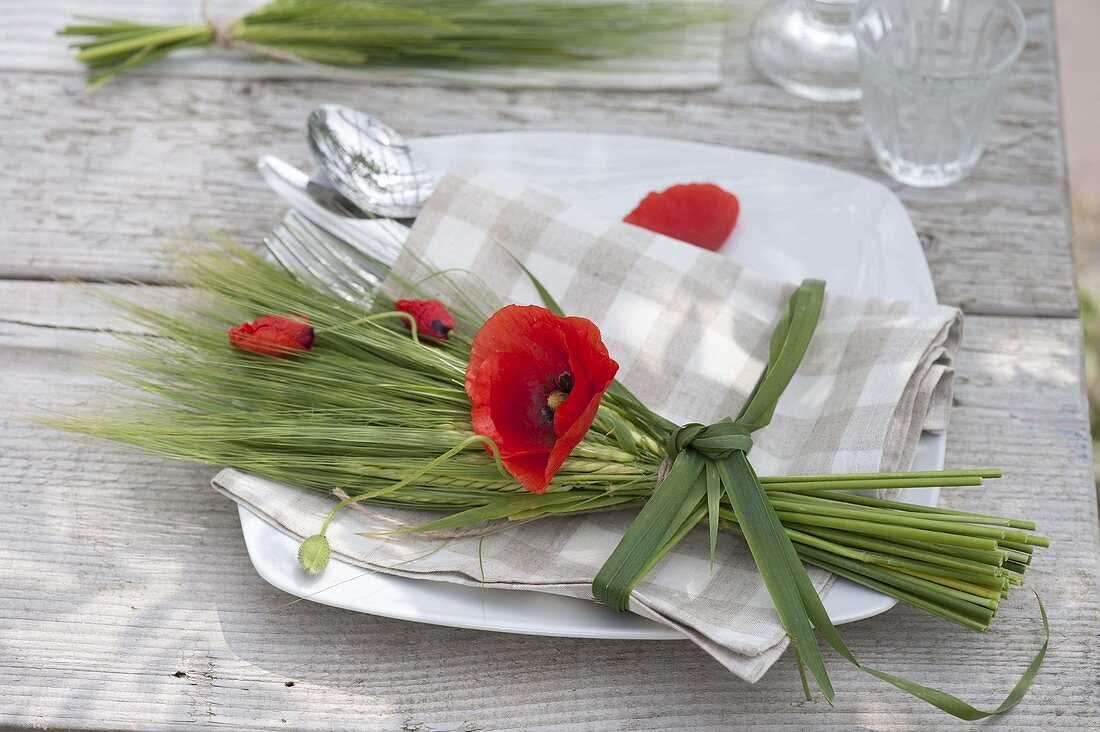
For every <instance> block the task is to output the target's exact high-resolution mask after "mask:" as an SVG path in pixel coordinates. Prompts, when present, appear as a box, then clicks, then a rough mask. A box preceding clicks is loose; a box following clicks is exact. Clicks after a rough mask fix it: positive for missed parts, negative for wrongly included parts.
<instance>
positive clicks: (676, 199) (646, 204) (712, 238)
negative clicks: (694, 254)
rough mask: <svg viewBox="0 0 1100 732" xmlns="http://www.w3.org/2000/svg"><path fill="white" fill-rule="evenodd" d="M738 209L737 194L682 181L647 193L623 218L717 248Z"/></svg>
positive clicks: (725, 235) (711, 184)
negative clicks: (664, 188)
mask: <svg viewBox="0 0 1100 732" xmlns="http://www.w3.org/2000/svg"><path fill="white" fill-rule="evenodd" d="M740 211H741V204H740V203H739V202H738V200H737V196H735V195H733V194H732V193H730V192H729V191H726V190H723V189H722V188H719V187H718V186H716V185H714V184H713V183H682V184H680V185H675V186H672V187H671V188H668V189H666V190H664V191H661V192H660V193H656V192H654V193H650V194H649V195H647V196H646V197H645V198H643V199H642V201H641V203H639V204H638V205H637V207H635V209H634V210H633V211H631V212H630V213H629V214H627V215H626V218H624V219H623V221H625V222H626V223H628V224H634V225H635V226H640V227H642V228H643V229H649V230H650V231H655V232H657V233H658V234H664V235H665V236H671V237H672V238H673V239H679V240H680V241H686V242H688V243H689V244H695V245H696V246H700V247H703V248H704V249H710V250H711V251H717V250H718V249H719V248H720V247H721V246H722V245H723V244H724V243H725V242H726V239H728V238H729V236H730V233H731V232H732V231H733V227H734V226H735V225H736V224H737V216H738V214H739V213H740Z"/></svg>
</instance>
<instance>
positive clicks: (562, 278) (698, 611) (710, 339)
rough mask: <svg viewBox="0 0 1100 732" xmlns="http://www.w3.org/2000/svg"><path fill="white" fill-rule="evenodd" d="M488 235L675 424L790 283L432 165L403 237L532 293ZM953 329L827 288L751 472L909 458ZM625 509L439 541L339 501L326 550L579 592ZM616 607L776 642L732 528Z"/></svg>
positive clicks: (772, 654)
mask: <svg viewBox="0 0 1100 732" xmlns="http://www.w3.org/2000/svg"><path fill="white" fill-rule="evenodd" d="M746 215H751V212H749V213H748V214H746ZM499 245H503V246H504V247H507V249H508V251H510V252H511V253H512V254H514V255H515V256H516V257H518V258H519V259H520V260H521V261H523V262H524V264H525V265H526V266H527V267H528V268H529V269H530V270H531V271H532V272H534V273H535V274H536V275H537V276H538V277H539V279H540V280H541V281H542V282H543V283H544V284H545V285H546V287H547V288H548V289H549V290H550V292H551V294H552V295H553V296H554V297H555V299H557V301H558V302H559V303H561V305H562V307H563V308H564V309H565V310H566V311H567V312H569V313H570V314H572V315H581V316H584V317H587V318H590V319H592V320H593V321H595V322H596V323H597V324H598V325H599V326H600V328H601V329H602V331H603V336H604V341H605V342H606V344H607V347H608V349H609V350H610V352H611V354H612V356H613V357H614V358H615V359H616V360H617V361H618V362H619V364H620V366H621V368H620V371H619V377H620V379H621V380H622V381H623V383H624V384H625V385H626V386H627V387H628V388H630V389H631V390H633V391H634V393H635V394H637V395H638V396H639V397H640V398H641V399H642V400H643V401H644V402H645V403H646V404H648V405H649V406H651V407H653V408H655V409H656V410H657V411H659V412H661V413H662V414H664V415H666V416H667V417H669V418H670V419H672V420H675V421H677V422H680V423H683V422H689V421H692V422H703V423H711V422H714V421H717V420H719V419H721V418H723V417H726V416H728V415H733V414H736V413H737V410H738V408H739V407H740V405H741V404H742V402H743V401H744V400H745V398H746V396H747V395H748V393H749V391H750V390H751V389H752V387H753V384H754V382H755V380H756V378H757V376H758V374H759V373H760V371H761V370H762V368H763V365H764V362H765V360H766V359H767V354H768V339H769V337H770V335H771V331H772V326H773V324H774V323H775V321H776V319H777V318H778V316H779V314H780V312H781V310H782V308H783V306H784V304H785V302H786V300H787V297H788V296H789V295H790V293H791V291H792V290H793V287H794V286H793V285H792V284H789V283H784V282H779V281H776V280H772V279H768V278H766V277H763V276H760V275H757V274H754V273H752V272H749V271H746V270H743V269H741V268H740V267H739V266H738V265H736V264H735V263H733V262H732V261H731V260H729V259H726V258H724V257H721V256H719V255H716V254H712V253H710V252H706V251H704V250H702V249H698V248H696V247H692V246H690V245H686V244H682V243H680V242H676V241H673V240H672V239H668V238H666V237H663V236H660V235H657V234H652V233H649V232H647V231H644V230H642V229H639V228H635V227H633V226H628V225H625V224H621V223H617V222H612V221H606V220H603V219H600V218H598V217H596V216H593V215H592V214H590V213H588V212H586V211H583V210H581V209H579V208H575V207H572V206H570V205H568V204H566V203H563V202H562V201H560V200H559V199H557V198H555V197H554V196H553V195H551V194H549V193H546V192H543V191H541V190H536V189H531V188H528V187H525V186H524V185H523V184H520V183H518V182H516V181H515V180H512V179H509V178H504V177H500V176H498V175H495V174H491V173H487V172H478V171H468V172H465V173H462V174H457V175H451V176H448V177H447V178H445V179H444V180H443V182H442V183H441V185H440V186H439V189H438V190H437V192H436V193H435V195H434V196H433V197H432V199H431V200H430V201H429V202H428V205H427V206H426V207H425V208H424V210H423V212H422V213H421V215H420V218H419V219H418V221H417V223H416V226H415V227H414V229H413V232H412V236H411V238H410V239H409V242H408V245H407V250H408V251H409V252H412V253H415V254H416V255H417V257H419V258H422V259H423V260H426V261H428V262H430V263H431V264H432V266H434V267H436V268H438V269H450V268H457V269H461V270H468V271H469V272H470V273H472V274H471V275H470V276H469V277H467V278H466V279H465V281H464V283H463V287H464V289H465V291H466V292H467V293H468V294H470V295H471V296H472V297H474V298H479V297H484V298H489V300H488V302H491V303H494V304H497V303H507V302H517V303H538V302H539V298H538V295H537V294H536V293H535V291H534V290H533V288H532V287H531V285H530V283H529V282H528V280H527V278H526V277H525V276H524V275H523V274H522V273H521V272H520V270H519V269H518V268H517V266H516V264H515V262H514V261H513V260H512V259H511V258H510V257H509V255H508V254H507V253H506V252H505V251H504V249H502V247H501V246H499ZM417 257H413V256H410V255H409V254H403V255H402V257H401V259H400V260H399V262H398V264H397V266H396V267H395V272H396V273H398V274H399V275H401V276H402V277H403V278H405V281H409V280H411V279H416V278H417V274H418V271H419V268H420V265H419V264H418V263H417V262H418V259H417ZM960 328H961V315H960V313H959V312H958V311H957V310H955V309H952V308H948V307H942V306H933V305H918V304H913V303H905V302H896V301H885V300H868V299H862V298H858V297H851V296H844V295H836V294H827V296H826V299H825V306H824V309H823V311H822V314H821V320H820V323H819V325H818V328H817V331H816V332H815V334H814V337H813V341H812V343H811V344H810V347H809V350H808V351H807V353H806V356H805V358H804V360H803V362H802V364H801V366H800V367H799V369H798V372H797V374H795V376H794V378H793V379H792V380H791V383H790V385H789V386H788V387H787V390H786V391H785V392H784V394H783V396H782V398H781V399H780V400H779V404H778V406H777V408H776V411H775V417H774V419H773V420H772V423H771V425H770V426H768V427H766V428H764V429H762V430H760V431H758V432H756V433H755V435H754V446H753V449H752V452H751V453H750V458H751V460H752V463H753V465H754V466H755V467H756V469H757V471H758V472H759V473H761V474H763V475H776V474H807V473H827V472H860V471H875V470H896V469H902V468H905V467H908V465H909V463H910V461H911V460H912V457H913V453H914V450H915V449H916V444H917V440H918V437H919V435H920V433H921V431H922V429H923V430H942V429H944V427H945V426H946V417H947V409H948V406H949V403H950V392H951V381H952V371H951V363H952V359H953V357H954V355H955V353H956V351H957V349H958V345H959V337H960ZM425 457H426V458H427V457H428V456H425ZM215 484H216V486H218V487H219V488H220V489H221V490H222V491H224V492H226V493H227V494H229V495H230V496H231V497H232V498H234V500H237V501H238V502H242V503H244V504H247V505H248V506H249V507H251V508H252V509H253V510H255V511H256V512H258V513H259V514H260V515H262V516H265V517H266V518H267V520H268V521H270V522H272V523H273V524H275V525H276V526H278V527H279V528H281V529H282V530H283V531H285V532H288V533H290V534H292V535H294V536H298V537H305V536H308V535H310V534H313V533H314V532H316V530H317V527H318V526H319V524H320V520H321V518H322V517H323V516H324V514H325V512H326V511H327V509H328V508H329V507H330V506H331V500H330V499H328V498H327V497H325V496H322V495H318V494H316V493H311V492H308V491H304V490H299V489H295V488H290V487H286V486H279V485H277V484H275V483H271V482H268V481H263V480H260V479H257V478H252V477H249V476H244V475H241V474H240V473H236V472H234V471H224V472H223V473H222V474H221V475H219V476H218V477H217V478H216V479H215ZM632 518H633V513H632V512H625V511H620V512H610V513H601V514H596V515H591V516H584V517H576V518H570V519H547V520H544V521H537V522H534V523H531V524H526V525H524V526H522V527H518V528H515V529H511V530H509V531H506V532H501V533H497V534H493V535H490V536H487V537H484V539H453V540H450V541H448V542H447V543H446V544H445V545H444V546H442V548H440V547H439V542H438V541H432V540H428V539H424V538H421V537H415V536H412V537H400V538H386V539H372V538H364V537H361V536H357V532H369V531H372V530H375V531H377V524H376V523H372V522H371V520H370V519H368V518H367V517H365V516H363V515H361V514H358V513H356V512H355V511H345V512H343V513H342V514H341V515H340V516H339V517H338V518H337V519H336V520H335V521H334V523H333V526H332V527H331V528H330V530H329V538H330V540H331V542H332V547H333V551H334V553H335V554H336V555H337V556H339V557H340V558H341V559H344V560H347V561H350V562H353V563H355V564H358V565H362V566H364V567H369V568H371V569H375V570H379V571H383V572H392V573H396V574H400V575H404V576H410V577H417V578H423V579H438V580H444V581H449V582H460V583H463V584H471V585H476V584H481V583H485V584H487V585H491V586H494V587H505V588H522V589H534V590H542V591H547V592H556V593H561V594H568V595H574V596H577V597H585V598H590V597H591V591H590V583H591V580H592V578H593V576H594V575H595V573H596V571H597V570H598V569H599V567H600V565H601V564H602V563H603V561H604V559H605V558H606V557H607V555H608V554H609V553H610V552H611V550H612V549H613V548H614V546H615V544H616V543H617V542H618V540H619V538H620V537H621V536H622V534H623V532H624V531H625V530H626V528H627V526H628V525H629V523H630V521H631V519H632ZM416 520H418V521H419V520H422V519H421V518H420V517H417V519H416ZM436 549H437V550H438V551H434V553H432V551H431V550H436ZM420 555H424V556H420ZM416 557H420V558H416ZM287 561H294V560H293V558H292V557H287ZM810 576H811V578H812V579H813V582H814V585H815V586H816V587H817V588H819V591H824V590H825V588H826V587H827V586H828V584H829V582H830V580H831V577H830V575H828V574H826V573H825V572H822V571H819V570H816V569H810ZM631 609H632V610H633V611H634V612H636V613H639V614H641V615H644V616H646V617H649V618H652V619H655V620H657V621H658V622H661V623H664V624H667V625H670V626H673V627H675V628H677V629H679V630H681V631H682V632H684V633H685V634H687V635H688V636H690V637H691V638H692V639H693V640H694V641H695V642H696V643H698V644H699V645H701V646H702V647H703V648H705V649H706V650H707V651H708V652H709V653H711V654H712V655H713V656H714V657H715V658H717V659H718V660H719V661H721V662H722V663H723V664H724V665H725V666H726V667H728V668H729V669H730V670H731V671H733V672H734V673H735V674H737V675H738V676H740V677H741V678H743V679H747V680H749V681H755V680H757V679H758V678H760V676H761V675H763V673H764V672H765V671H766V670H767V669H768V667H769V666H771V664H772V663H774V662H775V660H776V659H777V658H778V657H779V656H780V654H781V653H782V652H783V649H784V648H785V647H786V636H785V635H784V633H783V629H782V627H781V626H780V624H779V622H778V619H777V617H776V615H775V612H774V610H773V609H772V607H771V604H770V601H769V599H768V594H767V591H766V590H765V588H764V585H763V583H762V581H761V579H760V577H759V575H758V574H757V572H756V570H755V565H754V563H753V561H752V558H751V556H750V555H749V552H748V550H747V548H746V547H745V545H744V544H743V543H742V542H741V540H740V539H738V538H736V537H733V536H728V535H724V536H722V537H720V541H719V552H718V555H717V557H716V559H715V562H714V564H713V566H711V565H710V563H709V559H708V541H707V537H706V532H705V530H702V529H700V530H697V531H696V532H694V533H693V534H692V535H689V537H688V538H687V539H686V540H685V541H684V542H683V543H682V544H681V545H680V546H679V547H677V548H676V550H674V551H673V552H672V553H671V554H670V555H669V556H668V557H667V558H665V559H664V560H663V561H662V562H661V563H660V564H659V565H658V566H657V567H656V568H655V569H654V570H653V571H652V572H651V573H650V574H649V576H648V577H647V578H646V579H645V580H644V581H643V582H642V583H641V584H640V585H639V586H638V588H637V589H635V590H634V593H633V595H632V596H631Z"/></svg>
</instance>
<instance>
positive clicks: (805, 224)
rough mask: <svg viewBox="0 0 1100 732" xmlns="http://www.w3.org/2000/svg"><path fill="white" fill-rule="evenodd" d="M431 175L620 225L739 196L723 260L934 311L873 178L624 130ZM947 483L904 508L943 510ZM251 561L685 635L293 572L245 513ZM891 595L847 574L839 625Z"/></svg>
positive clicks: (283, 571) (516, 624)
mask: <svg viewBox="0 0 1100 732" xmlns="http://www.w3.org/2000/svg"><path fill="white" fill-rule="evenodd" d="M410 144H411V145H412V146H413V147H414V148H415V149H416V151H417V152H418V153H420V154H421V155H422V157H423V159H424V161H425V162H426V163H427V164H428V165H429V167H430V168H431V169H432V170H433V171H435V172H437V173H444V172H446V171H448V170H454V169H456V168H459V167H463V166H468V165H478V166H481V167H484V168H489V169H494V170H499V171H501V172H504V173H508V174H510V175H513V176H515V177H518V178H522V179H525V180H528V181H530V182H532V183H535V184H538V185H540V186H543V187H545V188H547V189H549V190H551V191H553V192H554V193H556V194H557V195H558V196H559V197H561V198H563V199H565V200H566V201H568V202H570V203H574V204H576V205H578V206H581V207H584V208H587V209H589V210H591V211H592V212H594V213H597V214H600V215H602V216H607V217H609V218H615V219H619V218H622V217H623V216H624V215H626V213H628V212H629V211H630V210H631V209H632V208H633V207H634V206H635V205H636V204H637V202H638V201H640V200H641V199H642V198H643V197H644V196H645V195H646V194H647V193H649V192H650V191H654V190H663V189H664V188H667V187H669V186H671V185H674V184H676V183H686V182H706V183H717V184H718V185H720V186H722V187H723V188H726V189H727V190H729V191H732V192H733V193H734V194H736V195H737V197H738V199H740V201H741V215H740V219H739V221H738V223H737V227H736V228H735V229H734V232H733V234H732V235H731V237H730V239H729V240H728V241H727V242H726V244H725V246H724V247H723V248H722V250H721V253H722V254H725V255H726V256H729V257H730V258H732V259H734V260H735V261H737V262H739V263H741V264H743V265H745V266H746V267H749V268H751V269H754V270H757V271H759V272H763V273H765V274H769V275H771V276H773V277H777V278H780V279H784V280H788V281H793V282H797V281H800V280H802V279H803V278H805V277H817V278H820V279H823V280H825V281H826V282H828V286H829V289H830V290H834V291H841V292H847V293H851V294H856V295H863V296H868V297H884V298H893V299H897V300H911V301H915V302H928V303H933V302H935V301H936V295H935V291H934V289H933V287H932V277H931V275H930V274H929V272H928V264H927V262H926V261H925V258H924V253H923V251H922V249H921V246H920V242H919V240H918V239H917V235H916V232H915V231H914V230H913V225H912V224H911V223H910V221H909V216H908V215H907V214H906V213H905V209H904V207H903V206H902V205H901V202H900V201H899V200H898V199H897V197H896V196H895V195H894V194H893V193H892V192H891V191H890V190H888V189H887V188H885V187H884V186H882V185H880V184H878V183H875V182H874V181H871V180H868V179H866V178H862V177H859V176H856V175H852V174H850V173H845V172H842V171H839V170H835V169H833V168H827V167H824V166H821V165H815V164H811V163H806V162H802V161H798V160H793V159H790V158H784V157H779V156H776V155H767V154H763V153H756V152H750V151H747V150H738V149H734V148H728V147H720V146H716V145H705V144H701V143H693V142H683V141H676V140H662V139H657V138H648V137H634V136H626V135H600V134H583V133H534V132H524V133H487V134H477V135H455V136H445V137H433V138H425V139H419V140H413V141H411V143H410ZM945 445H946V439H945V437H944V436H943V435H938V436H932V435H924V436H922V437H921V442H920V445H919V447H918V450H917V455H916V458H915V459H914V461H913V469H914V470H938V469H940V468H942V467H943V460H944V449H945ZM938 497H939V489H935V488H933V489H928V488H924V489H906V490H903V491H902V493H901V500H906V501H910V502H912V503H919V504H922V505H935V503H936V501H937V499H938ZM240 517H241V529H242V530H243V532H244V539H245V544H246V546H247V547H248V554H249V557H250V558H251V559H252V563H253V565H254V566H255V567H256V571H257V572H258V573H259V574H260V576H261V577H263V578H264V579H265V580H267V581H268V582H270V583H271V584H273V585H275V586H276V587H278V588H280V589H282V590H284V591H286V592H289V593H290V594H292V595H297V596H299V597H305V598H308V599H309V600H312V601H314V602H320V603H323V604H326V605H335V606H336V607H342V608H346V609H348V610H355V611H358V612H363V613H369V614H372V615H383V616H386V617H393V618H400V619H403V620H414V621H418V622H424V623H435V624H439V625H451V626H455V627H461V628H476V629H481V630H496V631H503V632H510V633H526V634H532V635H552V636H569V637H585V638H624V639H625V638H636V639H674V638H683V637H684V636H682V635H681V634H679V633H678V632H676V631H675V630H672V629H671V628H668V627H665V626H663V625H659V624H658V623H655V622H652V621H650V620H647V619H645V618H642V617H639V616H637V615H632V614H630V613H617V612H615V611H613V610H610V609H608V608H606V607H604V606H602V605H599V604H597V603H596V602H594V601H592V602H586V601H584V600H578V599H575V598H568V597H562V596H558V595H550V594H545V593H539V592H527V591H516V590H496V589H482V588H477V587H467V586H463V585H458V584H453V583H448V582H438V581H428V580H415V579H408V578H404V577H395V576H392V575H387V574H381V573H378V572H370V571H368V570H365V569H363V568H361V567H356V566H353V565H350V564H346V563H344V562H340V561H336V560H334V561H332V562H331V563H330V564H329V567H328V569H326V570H325V572H324V574H323V575H321V576H320V577H310V576H309V575H307V574H306V573H305V572H303V571H302V570H301V569H299V567H298V562H297V560H296V553H297V549H298V543H297V541H296V540H294V539H292V538H291V537H288V536H286V535H285V534H283V533H282V532H280V531H279V530H278V529H276V528H274V527H272V526H271V525H270V524H268V523H267V522H265V521H264V520H262V519H261V518H259V517H257V516H256V515H255V514H253V513H251V512H250V511H248V509H246V508H243V507H242V508H241V509H240ZM895 603H896V601H895V600H893V599H891V598H889V597H887V596H885V595H882V594H880V593H878V592H875V591H873V590H869V589H867V588H865V587H862V586H860V585H857V584H855V583H853V582H849V581H848V580H845V579H839V580H837V582H836V583H835V584H834V585H833V586H832V587H831V588H830V589H829V591H828V593H827V594H826V595H825V598H824V604H825V608H826V610H827V611H828V612H829V617H830V618H831V619H832V621H833V622H834V623H838V624H839V623H847V622H851V621H853V620H860V619H862V618H867V617H870V616H872V615H877V614H879V613H881V612H884V611H886V610H888V609H890V608H891V607H893V606H894V604H895Z"/></svg>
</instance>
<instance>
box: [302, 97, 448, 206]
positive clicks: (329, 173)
mask: <svg viewBox="0 0 1100 732" xmlns="http://www.w3.org/2000/svg"><path fill="white" fill-rule="evenodd" d="M307 130H308V138H309V146H310V149H311V150H312V151H313V157H314V159H315V160H316V161H317V164H318V166H319V167H320V174H321V176H322V177H323V180H324V182H327V183H329V184H330V185H331V186H332V188H333V190H335V191H336V193H338V194H340V195H341V196H343V197H344V198H346V199H348V200H349V201H350V202H351V203H353V204H355V206H357V207H358V208H360V209H362V210H363V211H366V212H367V213H370V214H374V215H376V216H385V217H389V218H396V219H408V218H415V217H416V215H417V214H418V213H420V209H421V207H422V206H423V205H424V202H425V201H427V200H428V197H429V196H430V195H431V194H432V190H433V189H434V187H435V184H434V182H433V180H432V175H431V172H430V171H429V170H428V168H427V166H426V165H424V163H423V162H421V160H420V159H419V157H417V155H416V153H414V152H413V151H412V150H411V149H410V148H409V146H408V145H407V144H406V143H405V140H404V138H402V137H401V135H400V134H398V133H397V132H396V131H395V130H394V129H393V128H391V127H390V126H389V125H387V124H385V123H383V122H381V121H380V120H378V119H375V118H374V117H372V116H370V115H369V114H365V113H363V112H359V111H357V110H354V109H352V108H350V107H344V106H341V105H337V104H324V105H322V106H320V107H317V108H316V109H314V110H313V112H311V113H310V115H309V122H308V124H307Z"/></svg>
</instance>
